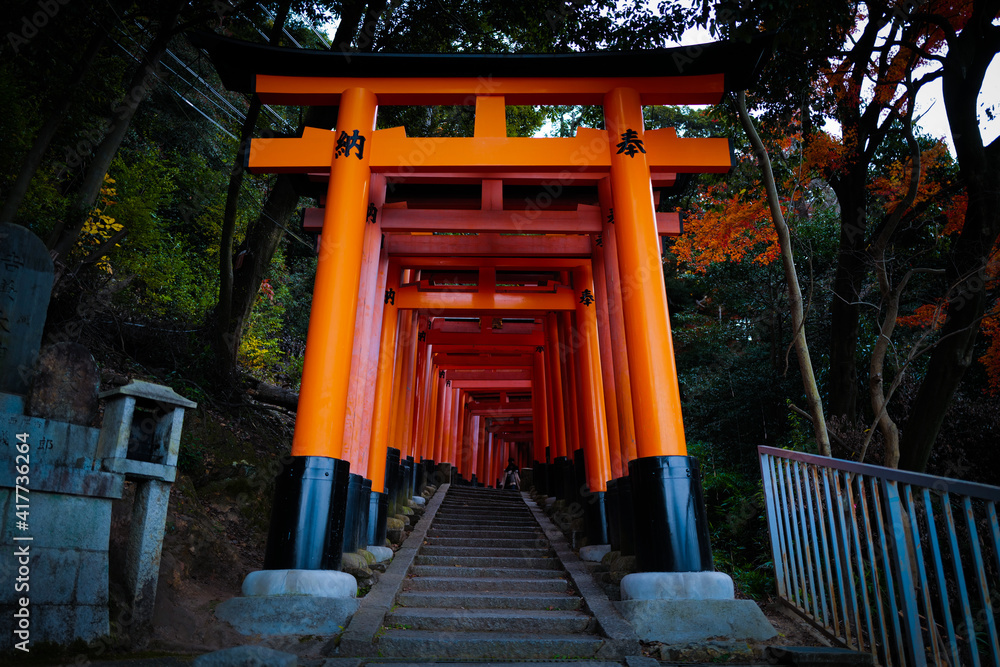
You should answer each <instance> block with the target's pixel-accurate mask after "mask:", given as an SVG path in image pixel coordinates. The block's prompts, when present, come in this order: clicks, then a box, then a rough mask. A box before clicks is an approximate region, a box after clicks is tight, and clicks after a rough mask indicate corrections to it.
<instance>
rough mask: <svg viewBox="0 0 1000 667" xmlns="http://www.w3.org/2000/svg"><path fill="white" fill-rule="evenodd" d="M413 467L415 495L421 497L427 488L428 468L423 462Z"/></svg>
mask: <svg viewBox="0 0 1000 667" xmlns="http://www.w3.org/2000/svg"><path fill="white" fill-rule="evenodd" d="M413 467H414V468H415V471H414V477H413V479H414V487H413V490H414V493H413V495H415V496H419V495H422V494H423V492H424V487H426V486H427V467H426V466H425V465H424V462H423V461H421V462H420V463H415V464H414V466H413Z"/></svg>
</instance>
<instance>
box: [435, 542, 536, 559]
mask: <svg viewBox="0 0 1000 667" xmlns="http://www.w3.org/2000/svg"><path fill="white" fill-rule="evenodd" d="M420 553H421V554H422V555H424V556H473V557H483V556H485V557H489V558H545V557H547V556H551V555H552V550H551V549H539V548H537V547H495V546H481V547H455V546H451V545H438V544H425V545H424V546H422V547H420Z"/></svg>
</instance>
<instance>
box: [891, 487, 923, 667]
mask: <svg viewBox="0 0 1000 667" xmlns="http://www.w3.org/2000/svg"><path fill="white" fill-rule="evenodd" d="M882 493H883V495H884V497H885V508H886V514H887V515H888V517H887V518H888V519H889V525H890V526H891V532H890V537H891V539H890V541H889V546H890V549H892V555H893V558H892V565H893V569H894V570H895V572H894V574H895V576H894V578H895V580H896V590H897V591H898V592H899V597H900V602H901V603H902V604H901V611H902V612H903V618H902V621H903V622H902V624H901V625H902V627H901V630H902V632H903V637H904V641H903V650H904V651H905V653H906V655H905V656H901V657H903V660H904V662H905V664H907V665H915V666H916V667H920V666H922V665H926V664H927V656H926V655H925V653H924V651H923V645H924V643H923V639H922V635H921V632H920V612H919V610H918V609H917V587H916V580H915V578H914V573H913V567H912V564H911V563H910V549H911V548H917V546H918V545H914V544H911V543H910V540H909V539H907V531H906V519H905V517H904V516H903V505H902V500H901V499H900V496H899V486H898V483H897V482H895V481H893V480H888V479H883V480H882Z"/></svg>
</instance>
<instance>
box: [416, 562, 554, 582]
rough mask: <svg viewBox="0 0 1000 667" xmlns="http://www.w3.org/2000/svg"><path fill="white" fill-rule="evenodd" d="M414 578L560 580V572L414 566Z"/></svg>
mask: <svg viewBox="0 0 1000 667" xmlns="http://www.w3.org/2000/svg"><path fill="white" fill-rule="evenodd" d="M410 573H411V574H413V575H414V576H415V577H468V578H470V579H473V578H476V577H485V578H492V577H510V578H511V579H561V578H562V577H563V571H562V570H534V569H526V568H516V567H455V566H454V565H414V566H413V567H411V568H410Z"/></svg>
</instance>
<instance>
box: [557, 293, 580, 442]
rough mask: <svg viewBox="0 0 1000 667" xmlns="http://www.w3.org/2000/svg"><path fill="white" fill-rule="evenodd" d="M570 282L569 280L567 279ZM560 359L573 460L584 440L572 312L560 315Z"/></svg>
mask: <svg viewBox="0 0 1000 667" xmlns="http://www.w3.org/2000/svg"><path fill="white" fill-rule="evenodd" d="M566 280H567V281H568V278H566ZM576 305H577V300H576V299H573V308H574V310H575V309H576ZM558 315H559V345H560V354H559V359H560V361H561V362H562V370H563V399H564V400H565V404H564V408H563V409H564V410H566V456H567V457H568V458H569V459H570V460H572V459H573V455H574V452H575V451H576V450H578V449H580V447H582V446H583V439H582V436H581V433H580V410H579V405H580V404H579V402H578V401H579V394H580V388H579V384H578V378H577V365H576V352H577V346H576V344H575V341H576V340H577V339H576V338H575V337H573V333H574V332H573V329H574V327H573V314H572V313H571V312H562V313H559V314H558Z"/></svg>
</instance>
